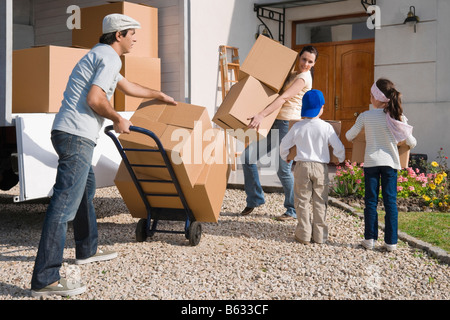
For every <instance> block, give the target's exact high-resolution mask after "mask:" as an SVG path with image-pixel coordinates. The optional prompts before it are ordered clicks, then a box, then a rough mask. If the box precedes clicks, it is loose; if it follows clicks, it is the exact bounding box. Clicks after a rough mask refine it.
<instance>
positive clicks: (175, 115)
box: [158, 102, 209, 129]
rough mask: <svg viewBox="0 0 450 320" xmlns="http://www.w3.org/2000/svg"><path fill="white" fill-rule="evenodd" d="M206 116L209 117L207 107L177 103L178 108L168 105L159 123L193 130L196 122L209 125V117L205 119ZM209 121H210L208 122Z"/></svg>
mask: <svg viewBox="0 0 450 320" xmlns="http://www.w3.org/2000/svg"><path fill="white" fill-rule="evenodd" d="M205 114H206V115H207V110H206V108H205V107H200V106H196V105H192V104H189V105H187V104H185V103H182V102H177V105H176V106H174V105H166V108H165V109H164V111H163V112H162V113H161V116H160V117H159V119H158V121H160V122H162V123H165V124H168V125H173V126H177V127H182V128H188V129H193V128H194V126H195V121H205V122H206V123H205V124H206V125H207V122H208V121H209V117H205V116H204V115H205ZM207 119H208V121H206V120H207Z"/></svg>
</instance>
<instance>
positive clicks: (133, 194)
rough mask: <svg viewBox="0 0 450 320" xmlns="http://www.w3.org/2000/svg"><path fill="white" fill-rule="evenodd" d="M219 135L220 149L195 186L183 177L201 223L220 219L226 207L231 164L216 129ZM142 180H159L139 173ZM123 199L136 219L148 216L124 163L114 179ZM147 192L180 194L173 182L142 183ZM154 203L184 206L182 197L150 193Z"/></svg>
mask: <svg viewBox="0 0 450 320" xmlns="http://www.w3.org/2000/svg"><path fill="white" fill-rule="evenodd" d="M215 134H216V135H215V138H214V139H212V142H211V144H212V145H213V146H212V149H214V150H215V151H217V153H214V154H213V155H212V157H211V158H210V159H209V161H207V163H206V164H205V166H204V167H203V169H202V171H201V174H200V176H199V178H198V179H197V182H196V183H195V185H194V186H191V185H190V184H189V183H186V181H183V180H179V182H180V186H181V189H182V191H183V194H184V196H185V199H186V202H187V203H188V206H189V208H190V209H191V211H192V213H193V215H194V217H195V219H196V220H197V221H200V222H217V221H218V219H219V215H220V210H221V207H222V202H223V197H224V196H225V191H226V187H227V181H228V177H229V172H230V166H229V165H228V164H227V163H226V161H224V160H225V156H224V154H225V144H224V140H223V139H224V138H223V133H222V132H219V130H218V129H215ZM138 178H139V179H148V180H153V179H155V178H154V177H152V176H146V175H141V174H138ZM114 182H115V184H116V186H117V188H118V190H119V192H120V194H121V195H122V198H123V200H124V202H125V204H126V206H127V208H128V210H129V211H130V214H131V215H132V216H133V217H135V218H147V210H146V207H145V204H144V202H143V200H142V198H141V196H140V195H139V192H138V190H137V188H136V186H135V185H134V183H133V181H132V179H131V176H130V174H129V173H128V171H127V169H126V167H125V165H124V164H123V163H121V164H120V166H119V170H118V171H117V174H116V177H115V180H114ZM141 185H142V188H143V190H144V192H145V193H156V194H164V193H169V194H176V189H175V186H174V185H173V184H166V183H158V182H142V183H141ZM147 199H148V200H149V203H150V206H151V207H154V208H175V209H182V208H183V205H182V203H181V201H180V198H179V197H178V196H176V197H167V196H154V195H152V196H148V197H147Z"/></svg>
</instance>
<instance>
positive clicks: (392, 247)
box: [384, 243, 397, 252]
mask: <svg viewBox="0 0 450 320" xmlns="http://www.w3.org/2000/svg"><path fill="white" fill-rule="evenodd" d="M384 248H385V249H386V250H387V251H389V252H391V251H394V250H395V249H397V245H396V244H387V243H385V244H384Z"/></svg>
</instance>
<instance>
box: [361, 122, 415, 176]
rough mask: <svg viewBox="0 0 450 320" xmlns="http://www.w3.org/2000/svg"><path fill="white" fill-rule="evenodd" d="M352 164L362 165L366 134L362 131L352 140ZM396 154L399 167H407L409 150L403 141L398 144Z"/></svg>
mask: <svg viewBox="0 0 450 320" xmlns="http://www.w3.org/2000/svg"><path fill="white" fill-rule="evenodd" d="M352 142H353V147H352V162H356V163H363V162H364V155H365V150H366V134H365V131H364V129H363V130H361V132H360V133H359V134H358V135H357V136H356V138H355V139H353V141H352ZM398 154H399V156H400V165H401V167H402V169H403V168H408V166H409V156H410V148H409V146H408V145H407V144H406V142H405V141H401V142H399V143H398Z"/></svg>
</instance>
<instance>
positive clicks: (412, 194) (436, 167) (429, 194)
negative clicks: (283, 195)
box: [330, 148, 450, 212]
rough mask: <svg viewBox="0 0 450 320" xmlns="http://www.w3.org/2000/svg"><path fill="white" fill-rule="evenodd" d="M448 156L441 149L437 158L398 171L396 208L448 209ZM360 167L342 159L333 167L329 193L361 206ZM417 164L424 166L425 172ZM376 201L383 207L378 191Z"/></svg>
mask: <svg viewBox="0 0 450 320" xmlns="http://www.w3.org/2000/svg"><path fill="white" fill-rule="evenodd" d="M447 159H448V158H447V157H446V156H445V155H444V152H443V149H442V148H441V149H440V150H439V152H438V157H437V159H436V161H433V162H431V163H420V164H416V163H410V165H411V167H409V168H406V169H403V170H400V171H399V172H398V179H397V206H398V208H399V211H442V212H449V211H450V197H449V185H448V175H447V173H448V167H447ZM363 167H364V164H363V163H361V164H359V165H357V164H356V163H351V162H350V161H345V163H344V166H338V167H336V176H335V178H334V181H333V183H332V185H331V188H330V195H331V196H334V197H336V198H339V199H340V200H341V201H343V202H345V203H347V204H350V205H355V206H361V207H364V169H363ZM414 167H415V168H414ZM419 167H420V168H425V170H424V171H425V172H422V171H421V170H420V169H419ZM379 204H380V206H381V208H382V205H383V202H382V195H381V192H380V199H379Z"/></svg>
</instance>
